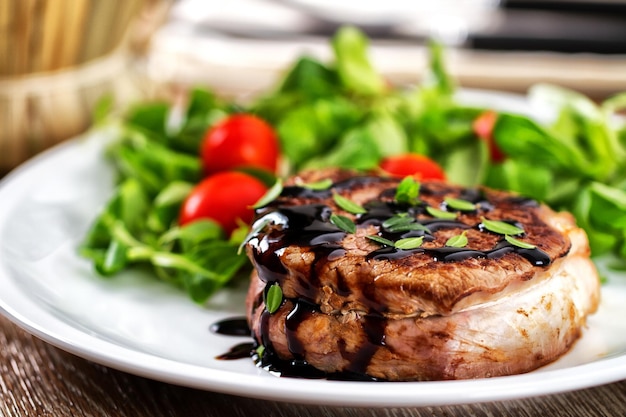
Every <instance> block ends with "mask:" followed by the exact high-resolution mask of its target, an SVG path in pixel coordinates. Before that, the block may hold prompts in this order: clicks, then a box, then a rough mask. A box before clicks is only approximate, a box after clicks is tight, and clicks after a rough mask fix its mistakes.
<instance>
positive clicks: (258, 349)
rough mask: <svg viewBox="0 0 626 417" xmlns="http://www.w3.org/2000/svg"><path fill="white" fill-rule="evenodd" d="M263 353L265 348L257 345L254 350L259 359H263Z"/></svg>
mask: <svg viewBox="0 0 626 417" xmlns="http://www.w3.org/2000/svg"><path fill="white" fill-rule="evenodd" d="M264 353H265V346H263V345H259V346H258V347H257V348H256V354H257V356H258V357H259V359H263V354H264Z"/></svg>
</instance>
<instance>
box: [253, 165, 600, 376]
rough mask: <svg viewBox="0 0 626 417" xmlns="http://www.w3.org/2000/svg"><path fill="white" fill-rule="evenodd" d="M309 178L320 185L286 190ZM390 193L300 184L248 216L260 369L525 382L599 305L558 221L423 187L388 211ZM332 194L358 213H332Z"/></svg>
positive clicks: (362, 186)
mask: <svg viewBox="0 0 626 417" xmlns="http://www.w3.org/2000/svg"><path fill="white" fill-rule="evenodd" d="M321 177H323V178H330V179H331V180H332V181H333V185H332V186H331V187H330V188H328V189H324V190H312V189H309V188H307V187H306V186H302V185H297V184H306V183H311V182H314V181H316V180H318V179H320V178H321ZM398 184H399V180H397V179H392V178H386V177H379V176H355V175H354V174H353V173H350V172H346V171H339V170H333V171H325V172H321V173H305V174H302V175H301V176H300V177H296V178H293V179H291V181H290V182H288V183H287V184H286V187H285V188H284V190H283V192H282V194H281V196H280V197H278V198H277V199H276V200H275V201H274V202H272V203H271V204H270V205H268V206H266V207H264V208H262V209H259V210H258V211H257V220H256V222H255V225H254V234H253V235H252V237H251V238H250V239H249V240H248V242H247V244H246V250H247V253H248V256H249V257H250V259H251V260H252V262H253V265H254V267H255V271H254V273H253V274H252V281H251V285H250V289H249V292H248V297H247V308H248V321H249V324H250V327H251V329H252V332H253V335H254V337H255V339H256V340H257V342H258V343H259V344H260V345H263V346H264V348H265V354H264V358H265V359H264V362H263V361H262V363H264V364H266V365H269V366H272V362H276V363H277V362H280V363H282V364H284V363H298V364H307V365H308V366H312V367H314V368H315V369H317V370H320V371H321V372H324V373H327V374H330V375H337V374H346V375H347V374H349V375H362V376H364V377H370V378H374V379H381V380H394V381H397V380H440V379H466V378H482V377H490V376H500V375H510V374H518V373H523V372H528V371H531V370H533V369H536V368H538V367H540V366H542V365H545V364H547V363H550V362H552V361H554V360H555V359H557V358H558V357H559V356H561V355H562V354H563V353H565V352H567V350H568V349H569V348H570V347H571V345H572V344H573V343H574V342H575V341H576V339H577V338H578V337H579V336H580V334H581V329H582V327H583V326H584V324H585V320H586V317H587V315H588V314H590V313H592V312H594V311H595V309H596V308H597V304H598V300H599V280H598V275H597V272H596V270H595V267H594V265H593V263H592V262H591V260H590V259H589V245H588V242H587V238H586V235H585V233H584V231H582V229H580V228H578V227H577V226H576V225H575V223H574V220H573V217H572V216H571V215H570V214H568V213H555V212H554V211H552V210H551V209H549V208H548V207H546V206H545V205H541V204H538V203H537V202H535V201H533V200H528V199H524V198H521V197H519V196H516V195H513V194H510V193H506V192H500V191H494V190H489V189H484V188H477V189H468V188H463V187H460V186H455V185H451V184H448V183H442V182H423V183H421V184H420V188H419V196H418V198H419V199H418V200H416V201H414V202H413V203H411V204H408V203H406V202H402V203H400V202H398V196H397V194H396V192H397V188H398ZM337 194H338V195H340V196H342V197H344V198H346V199H348V200H350V201H351V202H353V203H355V204H357V205H358V206H361V207H362V208H364V212H363V213H359V214H352V213H351V212H348V211H346V210H345V207H344V208H341V207H340V205H338V204H337V201H336V199H335V197H334V196H335V195H337ZM450 198H452V199H453V200H450ZM459 200H461V201H462V203H463V204H460V203H459ZM467 203H470V206H468V207H464V206H466V205H468V204H467ZM341 205H342V206H345V204H341ZM433 209H436V210H439V211H435V210H433ZM351 211H353V210H351ZM441 212H445V213H447V215H444V214H442V213H441ZM333 214H334V215H340V216H344V217H346V218H349V219H350V220H351V221H352V222H353V223H354V224H355V226H356V228H355V231H354V232H351V231H345V230H344V228H345V227H339V226H338V225H339V224H340V223H339V221H338V220H337V218H336V217H334V216H333ZM331 216H332V217H333V218H332V221H331ZM444 216H445V218H443V217H444ZM448 217H450V218H448ZM494 222H495V223H496V224H495V226H502V223H506V224H508V225H513V226H516V227H517V228H518V233H516V234H515V235H511V234H508V235H507V233H509V231H507V230H506V229H504V230H500V229H499V228H498V227H495V226H494ZM519 230H523V232H522V233H519ZM371 236H377V237H378V238H384V239H386V240H382V241H381V239H377V238H376V237H375V238H372V237H371ZM411 237H413V238H417V242H415V239H414V241H413V242H412V243H413V246H409V247H408V248H405V249H401V248H398V247H396V246H395V245H394V244H393V243H392V242H398V241H399V240H400V239H404V238H411ZM451 238H453V239H452V240H450V239H451ZM465 238H466V239H467V241H466V242H464V239H465ZM454 240H456V243H453V241H454ZM381 242H382V243H381ZM405 242H406V241H405ZM420 242H421V244H420ZM416 244H417V246H416ZM450 245H452V246H450ZM275 284H278V285H279V286H280V288H281V290H282V295H283V300H282V303H281V305H280V307H279V308H278V309H277V310H276V311H273V312H271V313H270V312H269V311H268V309H267V308H266V305H265V302H264V300H265V296H266V291H267V289H268V288H269V286H270V285H275Z"/></svg>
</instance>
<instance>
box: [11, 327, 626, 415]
mask: <svg viewBox="0 0 626 417" xmlns="http://www.w3.org/2000/svg"><path fill="white" fill-rule="evenodd" d="M624 414H626V381H622V382H619V383H615V384H610V385H605V386H601V387H597V388H592V389H587V390H582V391H576V392H569V393H565V394H561V395H550V396H544V397H538V398H529V399H522V400H516V401H503V402H493V403H485V404H467V405H459V406H445V407H420V408H379V409H377V408H355V407H328V406H316V405H301V404H291V403H281V402H273V401H260V400H254V399H250V398H243V397H236V396H231V395H223V394H218V393H213V392H205V391H200V390H195V389H190V388H185V387H179V386H175V385H170V384H165V383H161V382H157V381H152V380H149V379H146V378H141V377H138V376H134V375H130V374H127V373H124V372H120V371H116V370H113V369H110V368H107V367H104V366H101V365H98V364H95V363H93V362H90V361H87V360H84V359H81V358H79V357H76V356H74V355H71V354H69V353H66V352H64V351H61V350H59V349H57V348H55V347H53V346H51V345H49V344H47V343H45V342H42V341H41V340H39V339H37V338H35V337H33V336H31V335H30V334H28V333H26V332H24V331H23V330H21V329H19V328H18V327H17V326H15V325H14V324H12V323H11V322H9V321H8V320H7V319H6V318H4V317H0V416H2V417H5V416H6V417H9V416H11V417H12V416H77V415H80V416H103V417H104V416H120V417H125V416H152V417H159V416H168V417H176V416H200V415H202V416H209V417H212V416H215V417H218V416H219V417H223V416H263V417H274V416H275V417H281V416H300V417H309V416H310V417H319V416H327V417H353V416H359V417H368V416H371V417H407V416H419V417H421V416H424V417H425V416H437V417H444V416H445V417H450V416H457V415H458V416H476V417H483V416H485V417H487V416H512V417H515V416H525V417H526V416H535V415H541V416H557V417H560V416H563V417H565V416H567V417H570V416H579V417H590V416H621V415H624Z"/></svg>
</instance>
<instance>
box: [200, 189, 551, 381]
mask: <svg viewBox="0 0 626 417" xmlns="http://www.w3.org/2000/svg"><path fill="white" fill-rule="evenodd" d="M382 181H388V179H384V178H380V177H354V178H350V179H348V180H344V181H341V182H337V183H335V184H333V186H332V188H331V189H327V190H312V189H309V188H306V187H300V186H289V187H285V188H284V189H283V191H282V194H281V197H287V198H306V199H312V200H315V199H319V200H324V199H328V198H329V197H331V195H332V190H335V191H340V190H342V189H352V188H353V187H355V186H363V185H367V184H371V183H376V182H382ZM447 192H448V190H443V191H441V190H435V189H431V188H428V187H426V186H424V185H423V184H422V185H421V188H420V195H435V196H436V195H438V194H441V195H445V194H446V193H447ZM394 193H395V189H393V188H390V189H386V190H385V191H383V192H382V194H381V196H380V197H381V198H380V199H379V200H376V201H372V202H370V203H367V204H366V205H365V206H364V207H365V208H366V209H367V212H366V213H365V214H362V215H360V216H358V217H357V218H356V221H355V223H356V224H357V225H361V226H364V225H376V226H379V230H380V232H379V235H380V236H381V237H384V238H386V239H389V240H392V241H394V240H398V239H401V238H405V237H420V236H421V237H424V241H426V242H427V241H432V240H434V236H433V234H434V233H436V232H437V231H439V230H444V229H451V228H457V229H469V228H472V227H473V228H476V229H478V230H480V231H482V232H486V233H489V232H488V231H486V230H484V229H483V228H482V226H481V225H480V224H477V225H475V226H470V225H467V224H466V223H463V222H461V221H456V220H443V219H436V218H428V219H421V220H420V221H419V224H420V225H421V226H423V227H418V228H415V230H404V231H392V230H388V229H386V228H385V227H383V223H384V222H385V221H386V220H388V219H389V218H391V217H392V216H394V215H397V214H398V213H408V215H409V216H410V217H411V218H414V219H415V222H416V223H417V216H419V215H424V214H426V213H427V211H426V205H425V204H424V203H419V204H417V205H415V206H407V205H401V204H397V203H395V202H394V201H393V199H389V198H388V197H389V196H393V195H394ZM458 198H460V199H463V200H466V201H470V202H472V203H474V204H475V206H476V210H475V211H474V212H473V213H472V214H477V213H478V212H479V211H480V212H488V211H491V210H493V209H494V205H493V204H492V203H491V202H490V201H489V200H488V199H487V198H486V196H485V194H484V192H483V191H482V190H477V189H464V190H462V191H461V193H460V194H459V196H458ZM381 200H382V201H381ZM509 202H510V203H513V204H516V205H522V206H525V207H537V206H538V203H537V202H536V201H534V200H530V199H525V198H519V197H510V200H509ZM441 208H442V209H443V210H447V209H448V208H447V207H446V205H445V204H442V207H441ZM257 214H258V215H259V220H257V222H258V223H257V224H261V223H260V222H267V226H266V227H265V228H264V229H263V230H261V231H260V232H259V233H257V234H256V235H255V236H253V237H252V238H251V239H250V240H249V241H248V244H249V245H250V247H251V248H252V256H253V257H254V261H255V262H254V263H255V265H256V267H257V272H258V276H259V278H260V279H261V280H262V281H264V282H265V283H266V291H267V288H269V286H270V285H272V284H274V283H276V282H278V283H279V284H281V283H282V281H283V280H284V279H285V276H286V274H287V270H286V268H285V266H284V265H283V264H282V262H281V260H280V256H281V254H282V249H283V248H285V247H288V246H290V245H300V246H307V247H309V248H310V251H311V252H312V253H314V255H315V259H314V261H313V263H312V267H311V268H310V271H311V272H310V274H309V275H308V276H303V277H301V278H300V285H301V287H302V288H304V293H303V294H300V298H298V299H293V300H290V301H291V303H292V304H293V306H294V307H293V308H292V309H291V311H290V312H289V313H288V315H287V317H286V319H285V336H286V338H287V344H288V349H289V351H290V352H291V354H292V356H293V358H294V359H291V360H283V359H281V358H279V357H278V356H277V354H276V353H275V352H274V350H273V348H272V342H271V340H269V326H270V318H271V314H270V313H269V312H268V311H267V310H265V311H264V312H263V313H262V315H261V320H260V330H259V333H260V334H259V335H257V336H258V337H260V339H261V340H260V342H261V344H262V345H263V347H264V352H263V354H262V355H259V354H258V353H257V347H258V344H257V342H256V341H254V342H251V343H241V344H238V345H236V346H235V347H233V349H231V350H230V351H229V352H226V353H225V354H223V355H220V356H219V358H220V359H237V358H244V357H252V358H253V359H254V360H255V362H256V363H257V366H259V367H261V368H263V369H266V370H268V371H270V372H272V373H276V374H279V375H281V376H289V377H300V378H326V379H340V380H368V381H376V380H378V379H376V378H372V377H370V376H368V375H367V374H366V371H367V366H368V364H369V363H370V360H371V358H372V356H373V355H374V354H375V353H376V351H377V349H378V348H379V347H380V346H384V345H385V327H386V324H387V319H386V318H384V317H382V316H380V315H378V314H367V315H365V316H364V317H363V318H362V326H363V327H362V328H363V331H364V332H365V334H366V342H365V343H363V346H360V347H359V348H358V350H356V351H350V352H349V351H348V350H347V349H346V346H345V342H344V341H343V340H339V341H338V345H339V350H340V353H341V354H342V356H343V358H344V359H346V360H347V362H348V363H349V365H348V367H347V369H346V371H345V372H340V373H326V372H323V371H320V370H318V369H316V368H314V367H312V366H311V365H309V364H308V363H307V362H306V360H305V358H304V357H305V352H306V347H305V346H304V345H303V343H302V341H301V340H299V338H298V328H299V326H300V324H301V323H303V322H304V321H306V320H307V319H308V318H310V317H311V316H313V315H315V314H322V313H321V312H320V311H319V308H318V306H316V305H315V304H313V302H312V300H314V298H315V295H316V293H317V292H318V291H319V288H318V287H319V285H318V283H319V278H318V273H317V271H319V270H320V268H322V267H323V266H324V263H325V262H329V261H332V260H334V259H338V258H340V257H342V256H344V255H345V254H346V251H345V249H343V248H342V247H341V245H340V242H341V241H342V240H343V239H344V238H345V236H346V232H344V231H343V230H341V229H340V228H338V227H337V226H335V225H334V224H332V223H331V222H330V221H329V220H330V217H331V214H332V209H331V208H330V207H329V206H327V205H325V204H321V203H312V204H305V205H297V206H281V205H278V206H269V207H267V208H264V209H261V210H259V211H258V212H257ZM422 217H424V216H422ZM512 223H513V224H516V223H514V222H512ZM516 225H518V226H521V225H519V224H516ZM512 252H513V253H516V254H518V255H520V256H522V257H523V258H525V259H526V260H528V261H529V262H530V263H531V264H532V265H534V266H548V265H549V264H550V262H551V260H550V257H549V256H548V254H546V253H545V252H543V251H541V250H540V249H538V248H533V249H524V248H521V247H518V246H515V245H513V244H511V243H509V242H507V241H506V240H505V239H501V240H500V241H499V242H498V243H497V244H496V245H495V247H493V248H491V249H489V250H476V249H471V248H467V247H463V248H456V247H438V248H424V247H419V248H415V249H410V250H404V249H397V248H395V247H391V246H382V247H381V248H379V249H377V250H374V251H373V252H371V253H370V254H368V255H367V257H366V259H368V260H377V261H378V260H392V259H401V258H404V257H407V256H411V255H414V254H426V255H428V256H430V257H432V258H433V259H434V260H435V261H441V262H459V261H463V260H466V259H469V258H487V259H497V258H500V257H502V256H504V255H506V254H508V253H512ZM341 278H342V277H340V276H339V277H338V280H337V283H338V287H339V288H337V289H336V291H337V293H338V294H340V295H348V294H349V292H350V289H349V288H348V287H347V286H345V285H342V279H341ZM362 290H363V292H364V293H366V292H367V289H366V288H363V289H362ZM371 291H373V289H372V290H371ZM372 299H375V295H374V294H372ZM261 301H262V300H257V303H256V305H259V304H260V303H261ZM283 301H284V300H283ZM372 307H375V306H372ZM372 311H376V310H375V308H372ZM211 331H213V332H214V333H217V334H223V335H231V336H245V337H250V336H253V337H254V335H252V333H251V331H250V329H249V327H248V324H247V322H246V319H245V318H235V319H230V320H224V321H221V322H218V323H215V324H214V325H213V326H211Z"/></svg>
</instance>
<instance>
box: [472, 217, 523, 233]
mask: <svg viewBox="0 0 626 417" xmlns="http://www.w3.org/2000/svg"><path fill="white" fill-rule="evenodd" d="M481 220H482V224H483V226H485V229H487V230H489V231H490V232H493V233H498V234H500V235H521V234H523V233H524V229H521V228H519V227H517V226H513V225H512V224H509V223H506V222H503V221H500V220H488V219H486V218H484V217H483V218H482V219H481Z"/></svg>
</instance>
